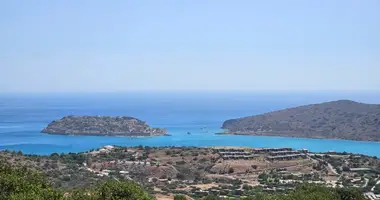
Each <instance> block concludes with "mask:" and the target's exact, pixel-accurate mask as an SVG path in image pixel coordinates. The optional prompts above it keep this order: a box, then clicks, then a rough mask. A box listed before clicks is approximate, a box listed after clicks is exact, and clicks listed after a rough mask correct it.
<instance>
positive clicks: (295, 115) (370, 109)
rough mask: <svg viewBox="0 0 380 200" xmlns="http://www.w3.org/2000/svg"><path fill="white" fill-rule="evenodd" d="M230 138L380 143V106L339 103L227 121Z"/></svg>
mask: <svg viewBox="0 0 380 200" xmlns="http://www.w3.org/2000/svg"><path fill="white" fill-rule="evenodd" d="M222 128H223V129H225V130H226V133H227V134H242V135H264V136H285V137H303V138H328V139H346V140H367V141H380V105H375V104H364V103H358V102H354V101H349V100H339V101H333V102H327V103H321V104H312V105H306V106H300V107H295V108H289V109H284V110H280V111H275V112H269V113H265V114H260V115H256V116H250V117H244V118H239V119H231V120H227V121H225V122H224V123H223V126H222Z"/></svg>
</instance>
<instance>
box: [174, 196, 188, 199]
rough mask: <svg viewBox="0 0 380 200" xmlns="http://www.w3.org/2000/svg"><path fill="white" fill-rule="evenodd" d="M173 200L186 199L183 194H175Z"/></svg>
mask: <svg viewBox="0 0 380 200" xmlns="http://www.w3.org/2000/svg"><path fill="white" fill-rule="evenodd" d="M174 200H187V199H186V197H185V196H184V195H175V196H174Z"/></svg>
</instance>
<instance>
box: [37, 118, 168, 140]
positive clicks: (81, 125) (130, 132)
mask: <svg viewBox="0 0 380 200" xmlns="http://www.w3.org/2000/svg"><path fill="white" fill-rule="evenodd" d="M41 132H42V133H48V134H60V135H107V136H157V135H165V134H166V130H165V129H160V128H151V127H149V125H148V124H147V123H146V122H144V121H141V120H139V119H136V118H133V117H105V116H104V117H102V116H67V117H63V118H62V119H60V120H56V121H53V122H51V123H50V124H49V125H48V126H47V127H46V128H44V129H43V130H42V131H41Z"/></svg>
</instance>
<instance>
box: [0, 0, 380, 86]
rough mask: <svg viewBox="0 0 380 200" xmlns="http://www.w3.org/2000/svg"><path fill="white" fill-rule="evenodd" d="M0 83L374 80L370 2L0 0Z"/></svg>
mask: <svg viewBox="0 0 380 200" xmlns="http://www.w3.org/2000/svg"><path fill="white" fill-rule="evenodd" d="M0 69H1V71H0V92H50V91H58V92H81V91H88V92H93V91H111V92H113V91H128V90H380V1H379V0H318V1H312V0H310V1H309V0H288V1H284V0H260V1H259V0H238V1H231V0H134V1H128V0H120V1H117V0H112V1H104V0H88V1H85V0H60V1H58V0H45V1H43V0H34V1H31V0H24V1H22V0H9V1H7V0H4V1H0Z"/></svg>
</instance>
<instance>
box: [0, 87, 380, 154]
mask: <svg viewBox="0 0 380 200" xmlns="http://www.w3.org/2000/svg"><path fill="white" fill-rule="evenodd" d="M379 97H380V94H379V93H348V92H346V93H333V92H330V93H301V92H300V93H286V92H278V93H265V92H260V93H257V92H256V93H255V92H187V93H185V92H126V93H96V94H95V93H91V94H90V93H87V94H79V93H77V94H57V93H52V94H1V95H0V150H4V149H9V150H16V151H18V150H21V151H23V152H24V153H27V154H40V155H47V154H51V153H53V152H58V153H61V152H65V153H67V152H82V151H87V150H89V149H93V148H99V147H101V146H104V145H122V146H137V145H144V146H200V147H207V146H221V145H223V146H249V147H293V148H296V149H301V148H302V149H304V148H306V149H309V150H311V151H316V152H326V151H329V150H335V151H338V152H343V151H346V152H353V153H361V154H366V155H372V156H380V143H379V142H360V141H345V140H325V139H304V138H284V137H264V136H235V135H215V133H216V132H219V131H221V130H220V127H221V125H222V123H223V121H224V120H227V119H231V118H237V117H244V116H250V115H255V114H260V113H265V112H269V111H274V110H278V109H283V108H288V107H293V106H299V105H304V104H309V103H319V102H324V101H331V100H338V99H351V100H356V101H361V102H365V103H380V98H379ZM66 115H111V116H133V117H137V118H139V119H142V120H144V121H147V123H148V124H149V125H151V126H153V127H162V128H167V129H168V131H169V133H170V134H171V135H172V136H171V137H166V136H160V137H151V138H128V137H102V136H62V135H47V134H42V133H40V130H42V129H43V128H44V127H45V126H46V125H47V124H48V123H50V122H51V121H52V120H55V119H59V118H61V117H63V116H66ZM187 132H190V133H191V134H190V135H188V134H187Z"/></svg>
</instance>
